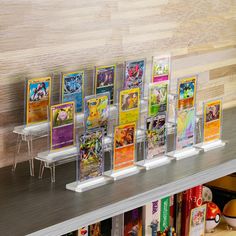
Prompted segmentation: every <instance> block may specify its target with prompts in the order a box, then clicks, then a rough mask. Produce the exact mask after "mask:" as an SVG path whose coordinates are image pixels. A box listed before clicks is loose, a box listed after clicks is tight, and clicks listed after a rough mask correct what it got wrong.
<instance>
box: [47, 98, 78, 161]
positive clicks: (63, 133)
mask: <svg viewBox="0 0 236 236" xmlns="http://www.w3.org/2000/svg"><path fill="white" fill-rule="evenodd" d="M49 114H50V116H49V117H50V118H49V122H48V124H49V126H48V149H49V151H50V152H52V153H56V152H61V151H62V150H64V149H70V148H71V147H75V146H76V140H75V139H76V131H77V129H76V116H75V102H74V101H71V102H65V103H60V104H56V105H53V106H51V107H50V109H49ZM68 158H69V157H68Z"/></svg>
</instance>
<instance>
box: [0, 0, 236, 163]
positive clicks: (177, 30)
mask: <svg viewBox="0 0 236 236" xmlns="http://www.w3.org/2000/svg"><path fill="white" fill-rule="evenodd" d="M0 6H1V7H0V104H1V110H0V112H1V116H0V125H1V126H0V167H2V166H6V165H10V164H11V163H12V158H13V156H14V151H15V141H16V137H15V135H14V134H12V130H13V127H14V126H15V125H19V124H22V122H23V116H24V114H23V110H24V109H23V107H24V89H23V88H24V87H23V86H24V78H25V77H39V76H45V75H48V74H50V73H54V75H55V81H54V102H55V103H56V102H58V84H59V72H61V71H65V72H66V71H74V70H76V69H80V68H86V69H87V72H88V73H87V79H86V80H87V81H86V82H87V86H86V87H87V88H86V90H87V94H91V93H92V90H91V88H92V86H90V85H91V83H92V69H93V66H95V65H105V64H110V63H118V64H119V65H120V66H119V68H120V70H119V76H118V84H121V80H122V63H123V61H125V60H127V59H138V58H144V57H145V58H147V72H146V84H148V81H149V79H150V68H151V65H150V63H151V57H152V56H153V55H161V54H165V53H171V54H172V56H173V68H172V90H174V87H175V83H176V78H178V77H179V76H185V75H187V74H190V73H191V74H192V73H199V89H198V91H199V92H198V102H199V104H201V102H200V101H202V100H204V99H208V98H213V97H215V96H223V97H224V99H225V100H224V102H225V104H226V105H227V106H232V105H236V104H235V99H236V72H235V67H236V48H235V45H236V1H235V0H214V1H212V0H198V1H197V0H188V1H185V0H129V1H127V0H77V1H76V0H71V1H65V0H0ZM199 110H200V106H199ZM46 146H47V142H46V140H44V142H43V143H42V142H38V144H37V143H36V144H35V152H37V151H39V150H42V149H45V148H46ZM26 158H27V156H26V153H25V151H24V150H23V151H22V155H21V159H22V160H24V159H26Z"/></svg>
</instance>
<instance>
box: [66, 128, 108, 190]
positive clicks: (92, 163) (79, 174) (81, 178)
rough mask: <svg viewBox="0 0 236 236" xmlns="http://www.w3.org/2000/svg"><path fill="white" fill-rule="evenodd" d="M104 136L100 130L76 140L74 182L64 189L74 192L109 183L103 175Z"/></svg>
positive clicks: (85, 133) (90, 132)
mask: <svg viewBox="0 0 236 236" xmlns="http://www.w3.org/2000/svg"><path fill="white" fill-rule="evenodd" d="M103 142H104V135H103V130H102V129H97V130H93V131H89V132H84V134H83V135H82V136H79V137H78V138H77V147H78V157H77V161H76V181H75V182H73V183H70V184H67V185H66V188H67V189H69V190H72V191H76V192H83V191H87V190H89V189H92V188H96V187H99V186H101V185H104V184H107V183H110V182H111V181H112V179H111V178H108V177H106V176H104V175H103V173H104V147H103V146H104V144H103Z"/></svg>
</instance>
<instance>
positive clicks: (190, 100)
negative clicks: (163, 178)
mask: <svg viewBox="0 0 236 236" xmlns="http://www.w3.org/2000/svg"><path fill="white" fill-rule="evenodd" d="M196 89H197V76H188V77H185V78H180V79H178V86H177V91H178V94H177V97H178V100H177V101H178V102H177V105H176V115H175V116H176V119H175V120H176V121H175V123H176V129H175V138H174V147H175V150H174V151H172V152H169V153H168V154H167V155H168V156H170V157H173V158H175V159H176V160H180V159H183V158H187V157H191V156H195V155H197V154H199V152H200V150H199V149H198V148H196V147H195V146H194V145H195V143H196V105H195V97H196Z"/></svg>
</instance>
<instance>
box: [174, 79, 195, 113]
mask: <svg viewBox="0 0 236 236" xmlns="http://www.w3.org/2000/svg"><path fill="white" fill-rule="evenodd" d="M196 81H197V78H196V77H195V76H194V77H190V78H184V79H180V80H179V81H178V109H179V110H180V109H186V108H190V107H194V105H195V95H196Z"/></svg>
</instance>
